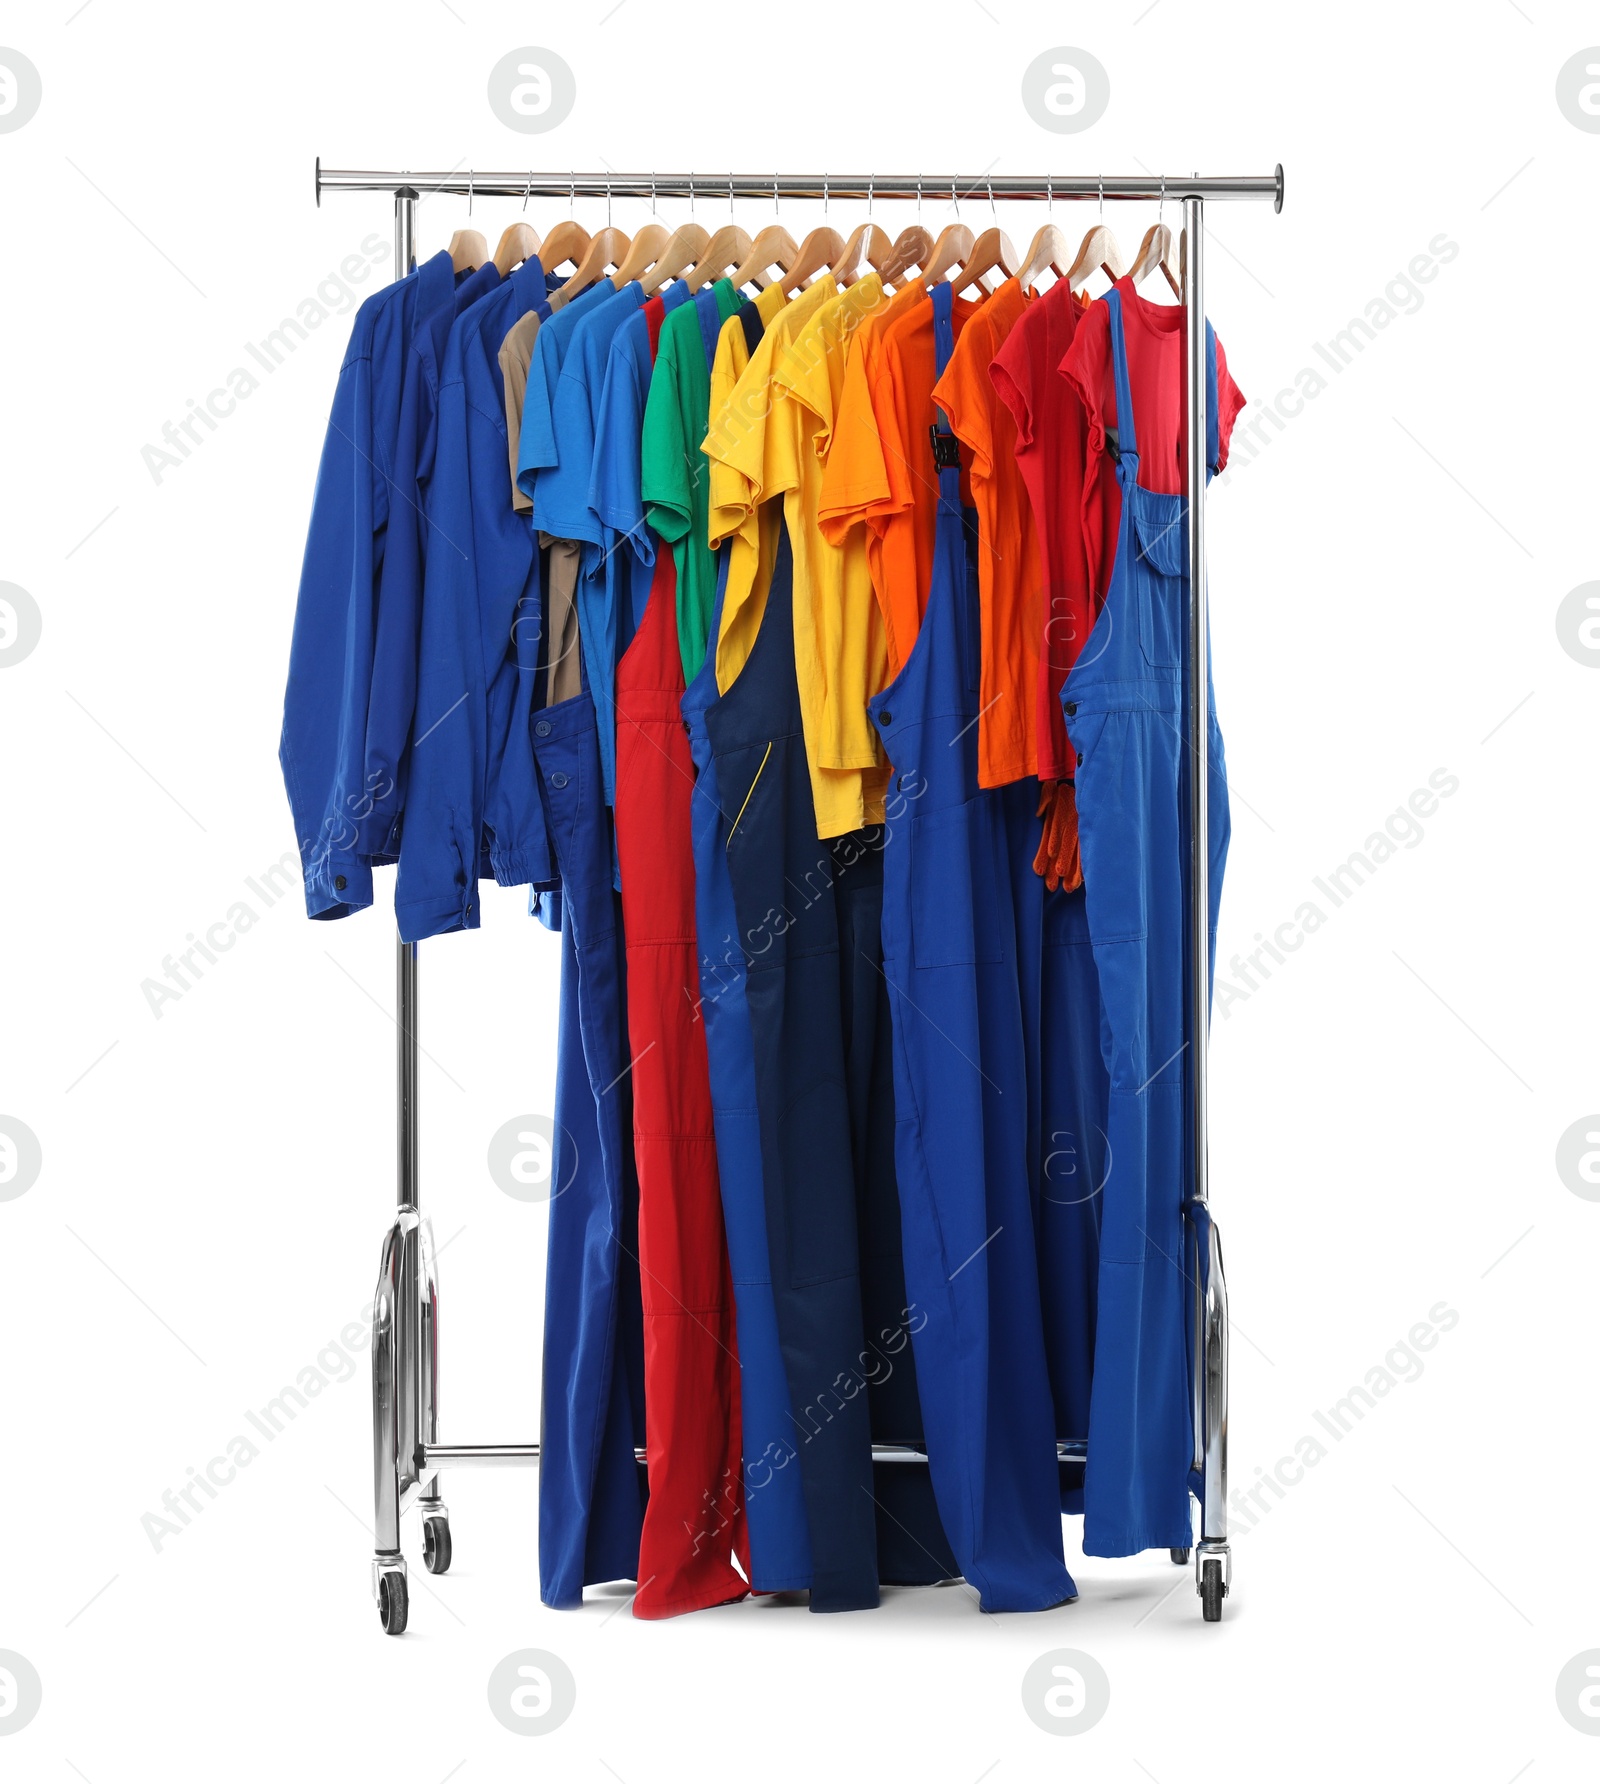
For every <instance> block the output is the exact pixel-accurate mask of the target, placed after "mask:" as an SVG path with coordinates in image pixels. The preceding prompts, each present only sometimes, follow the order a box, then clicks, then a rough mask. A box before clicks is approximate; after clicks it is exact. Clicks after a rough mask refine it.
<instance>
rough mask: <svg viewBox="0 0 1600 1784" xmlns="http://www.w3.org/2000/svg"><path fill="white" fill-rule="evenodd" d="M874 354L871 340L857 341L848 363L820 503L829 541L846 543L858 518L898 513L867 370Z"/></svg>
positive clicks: (819, 513) (824, 532)
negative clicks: (869, 343)
mask: <svg viewBox="0 0 1600 1784" xmlns="http://www.w3.org/2000/svg"><path fill="white" fill-rule="evenodd" d="M872 358H873V354H872V353H871V351H870V348H869V347H868V345H867V343H865V342H857V344H856V350H855V351H854V352H853V353H852V354H851V355H850V357H849V359H848V360H847V361H846V363H845V371H844V390H843V392H842V394H841V395H840V398H839V413H838V416H837V417H836V419H835V421H834V426H833V441H832V445H831V448H830V450H829V453H828V468H827V470H826V471H825V472H824V473H823V478H822V499H821V501H820V503H819V504H818V508H817V524H818V526H819V527H820V528H821V531H822V536H823V538H825V539H826V540H827V541H828V543H829V544H830V545H842V544H843V543H844V541H845V536H846V535H847V534H848V533H849V531H850V529H851V528H852V527H853V526H854V525H855V524H856V523H857V522H858V521H862V520H866V521H870V520H872V519H873V518H874V517H875V516H878V515H880V514H883V513H887V512H893V504H892V501H891V494H890V488H889V469H888V465H887V463H886V460H885V455H884V445H883V437H882V435H881V433H880V432H879V428H878V415H877V409H876V406H875V404H874V402H873V392H872V380H871V378H870V376H869V370H868V362H869V360H871V359H872Z"/></svg>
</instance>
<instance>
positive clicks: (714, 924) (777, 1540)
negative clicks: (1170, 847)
mask: <svg viewBox="0 0 1600 1784" xmlns="http://www.w3.org/2000/svg"><path fill="white" fill-rule="evenodd" d="M728 557H729V554H728V553H727V552H726V551H724V552H723V554H722V562H721V565H720V574H719V576H718V579H717V603H716V608H715V610H714V612H713V614H712V619H711V641H710V645H709V648H708V649H707V651H706V660H705V666H704V667H703V668H702V669H701V671H700V673H699V674H698V675H697V676H696V677H695V678H694V680H693V681H692V682H690V683H689V686H688V689H687V690H686V692H685V693H684V697H683V721H684V726H685V728H686V729H687V731H688V733H689V749H690V752H691V753H692V755H693V757H694V763H695V769H696V779H695V788H694V803H693V807H692V812H693V830H694V868H695V928H696V931H697V935H698V941H699V955H700V1000H701V1001H700V1014H701V1018H702V1020H703V1021H704V1023H705V1030H706V1055H707V1059H708V1061H709V1064H710V1067H711V1107H712V1118H713V1124H714V1126H715V1129H716V1136H717V1174H718V1182H719V1184H720V1186H721V1190H722V1218H723V1225H724V1227H725V1228H726V1231H727V1235H728V1261H729V1264H730V1265H731V1267H732V1271H733V1298H734V1307H735V1311H736V1317H737V1322H738V1336H739V1412H740V1421H741V1426H742V1430H743V1437H744V1488H745V1521H746V1525H747V1528H748V1532H749V1538H750V1568H751V1579H750V1583H751V1585H752V1586H754V1587H755V1589H756V1591H758V1592H782V1591H797V1590H801V1589H803V1588H805V1587H807V1586H809V1585H810V1584H811V1540H810V1536H809V1534H808V1531H807V1527H806V1509H805V1501H804V1499H803V1497H802V1495H801V1490H800V1463H799V1456H798V1453H797V1450H798V1438H797V1436H796V1433H795V1429H794V1425H793V1422H792V1421H791V1419H790V1417H789V1384H788V1382H787V1380H786V1379H785V1377H784V1372H783V1352H782V1349H781V1347H780V1345H779V1341H778V1315H777V1309H776V1306H775V1305H774V1302H773V1295H772V1269H771V1265H770V1264H769V1263H768V1260H767V1213H766V1208H765V1205H764V1203H763V1200H762V1177H761V1120H760V1114H759V1111H758V1108H757V1103H756V1068H755V1051H754V1045H755V1043H754V1039H753V1037H752V1034H751V1029H750V1009H749V1005H748V1004H747V1003H746V1001H745V957H744V950H743V948H741V947H740V945H739V939H738V937H739V919H738V915H737V913H736V911H735V910H734V903H733V883H732V881H731V880H730V878H729V876H728V864H727V856H726V853H725V850H726V847H727V832H728V828H729V825H730V824H731V823H732V821H733V819H732V814H731V813H725V812H724V811H723V807H722V799H721V790H720V783H719V780H718V776H717V759H716V757H715V756H714V755H713V754H712V752H711V742H710V738H709V737H708V736H707V734H706V718H705V715H706V709H707V708H708V707H709V706H710V705H711V704H712V702H713V701H715V700H716V698H717V667H716V665H717V635H718V633H719V632H720V630H721V627H722V600H723V595H724V593H725V592H726V589H727V578H728Z"/></svg>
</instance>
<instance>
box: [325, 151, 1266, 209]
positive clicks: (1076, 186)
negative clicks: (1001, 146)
mask: <svg viewBox="0 0 1600 1784" xmlns="http://www.w3.org/2000/svg"><path fill="white" fill-rule="evenodd" d="M398 186H411V187H414V188H416V190H418V191H419V192H446V193H455V194H459V195H460V196H461V197H466V196H467V195H468V194H469V193H470V194H472V195H474V196H476V197H478V198H638V199H643V200H645V201H646V202H651V201H653V200H655V199H659V198H691V197H702V198H706V199H717V198H721V199H729V198H752V199H762V198H778V199H785V198H790V199H808V198H819V199H828V200H831V199H835V198H840V199H865V200H867V201H868V202H869V203H871V202H873V201H874V200H876V199H879V198H915V199H918V200H919V201H920V200H926V201H927V202H928V203H930V204H938V203H939V202H940V201H941V200H942V199H943V198H944V197H945V195H946V194H949V195H951V196H954V197H959V198H974V197H982V198H987V197H988V196H989V195H990V193H993V194H994V196H995V197H996V198H997V199H998V198H1006V199H1037V200H1052V201H1053V200H1055V199H1058V198H1060V199H1085V198H1093V199H1096V200H1098V199H1101V198H1109V199H1119V200H1132V201H1140V202H1143V201H1148V200H1151V199H1160V198H1167V199H1172V200H1183V199H1190V198H1212V199H1223V200H1234V199H1253V200H1257V201H1259V200H1264V199H1271V200H1272V203H1273V208H1274V209H1275V210H1280V211H1281V210H1282V209H1283V168H1282V165H1281V164H1280V165H1279V166H1278V167H1276V168H1275V169H1274V170H1273V171H1272V172H1271V173H1269V174H1223V175H1213V176H1211V177H1209V178H1207V179H1201V178H1200V176H1199V175H1198V174H1195V175H1193V176H1191V177H1189V178H1185V177H1184V176H1183V175H1182V174H1104V175H1102V174H1063V175H1062V176H1061V177H1060V178H1056V177H1055V176H1054V175H1051V174H993V175H990V174H982V173H980V174H963V173H954V174H950V173H924V174H913V173H901V174H896V173H875V174H865V173H841V174H831V173H803V174H771V173H717V172H715V171H713V172H709V173H657V174H650V173H557V172H541V171H537V170H534V169H528V170H514V171H511V172H501V173H479V172H478V171H477V170H476V169H468V170H466V171H462V170H461V169H460V168H450V169H447V170H446V171H444V172H441V173H408V172H405V171H396V172H378V171H366V170H362V169H356V168H341V167H324V166H323V165H322V162H321V160H320V158H319V159H318V161H317V188H316V189H317V203H318V204H321V202H322V194H323V193H324V192H392V191H394V190H395V188H396V187H398Z"/></svg>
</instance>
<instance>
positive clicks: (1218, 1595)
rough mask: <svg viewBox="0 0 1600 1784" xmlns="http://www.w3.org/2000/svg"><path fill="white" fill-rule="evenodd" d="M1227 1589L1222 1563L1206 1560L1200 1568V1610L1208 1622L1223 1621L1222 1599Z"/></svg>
mask: <svg viewBox="0 0 1600 1784" xmlns="http://www.w3.org/2000/svg"><path fill="white" fill-rule="evenodd" d="M1227 1590H1228V1588H1227V1586H1226V1585H1225V1584H1224V1583H1223V1579H1222V1563H1221V1562H1220V1561H1207V1562H1205V1563H1204V1565H1203V1566H1202V1567H1201V1569H1200V1612H1201V1615H1202V1616H1203V1617H1204V1618H1205V1620H1206V1621H1207V1622H1208V1623H1220V1622H1221V1621H1222V1600H1223V1597H1224V1596H1225V1594H1226V1593H1227Z"/></svg>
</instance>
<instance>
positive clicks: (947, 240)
mask: <svg viewBox="0 0 1600 1784" xmlns="http://www.w3.org/2000/svg"><path fill="white" fill-rule="evenodd" d="M975 243H976V238H975V237H974V236H973V233H972V231H971V230H970V229H968V228H967V226H966V224H965V223H949V224H946V226H945V227H944V228H943V229H941V230H940V231H939V239H938V240H937V241H936V242H935V243H934V244H933V246H932V247H931V248H930V249H929V250H928V259H927V263H926V265H924V267H923V269H922V282H923V284H924V285H926V286H927V287H928V289H929V290H930V291H931V290H932V289H933V288H934V286H935V285H937V284H938V283H939V281H940V280H941V279H942V278H945V277H946V276H947V275H948V274H950V273H952V272H954V271H955V270H957V269H958V268H960V267H962V266H965V265H966V263H967V261H968V260H969V259H970V258H971V255H972V250H973V247H974V246H975Z"/></svg>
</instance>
